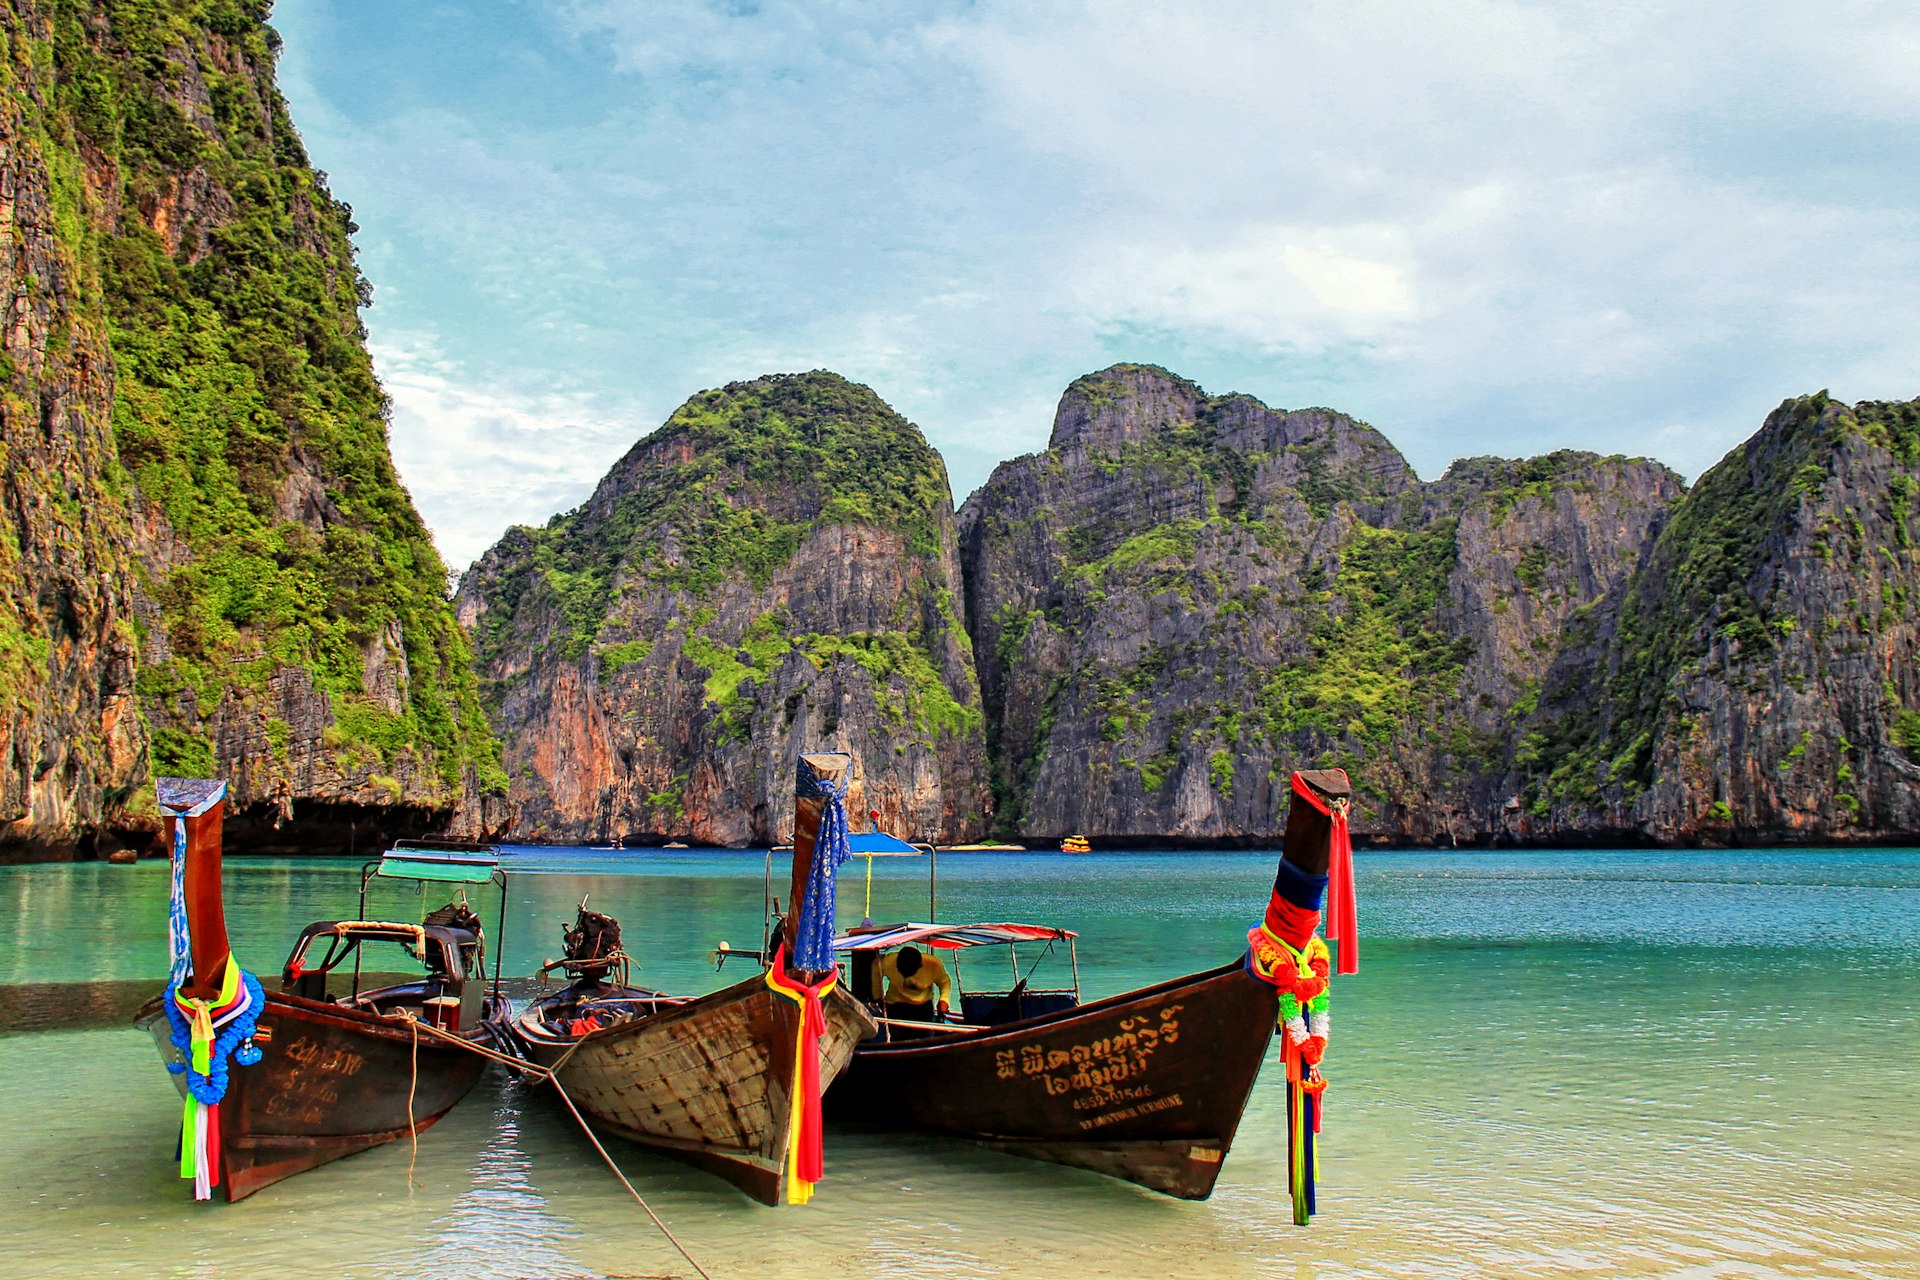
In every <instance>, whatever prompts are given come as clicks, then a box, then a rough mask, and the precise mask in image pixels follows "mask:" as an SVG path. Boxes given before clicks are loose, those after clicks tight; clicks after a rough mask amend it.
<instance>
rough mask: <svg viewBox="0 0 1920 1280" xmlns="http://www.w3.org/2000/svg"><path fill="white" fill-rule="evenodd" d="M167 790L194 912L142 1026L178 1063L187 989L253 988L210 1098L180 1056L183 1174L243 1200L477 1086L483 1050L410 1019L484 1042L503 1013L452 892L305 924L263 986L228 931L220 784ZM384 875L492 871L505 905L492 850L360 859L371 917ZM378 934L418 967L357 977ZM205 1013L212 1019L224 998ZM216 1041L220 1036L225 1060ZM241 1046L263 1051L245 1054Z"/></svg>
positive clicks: (467, 914)
mask: <svg viewBox="0 0 1920 1280" xmlns="http://www.w3.org/2000/svg"><path fill="white" fill-rule="evenodd" d="M159 794H160V805H161V809H162V811H163V813H165V814H166V817H167V822H168V826H169V834H172V835H174V837H175V839H174V851H175V852H174V856H175V859H176V860H177V862H178V869H177V872H176V880H175V884H176V886H177V888H178V889H179V890H180V895H181V896H180V905H181V906H183V907H184V924H185V928H184V929H183V930H180V932H182V933H184V934H185V935H187V936H185V937H182V938H180V939H179V940H178V941H179V943H181V944H182V948H181V949H182V950H183V951H184V952H185V954H184V956H182V957H181V959H182V960H183V961H184V963H181V964H176V970H177V971H183V974H184V976H180V977H176V979H175V981H174V982H172V983H170V984H169V989H168V991H167V992H166V993H163V994H162V995H161V996H160V997H158V998H156V999H154V1000H151V1001H149V1002H148V1003H147V1005H146V1006H145V1007H144V1008H143V1009H142V1010H141V1011H140V1012H139V1014H138V1015H136V1017H135V1025H136V1026H138V1027H139V1028H140V1029H141V1030H144V1031H146V1032H148V1033H149V1034H150V1035H151V1036H152V1037H153V1040H154V1043H155V1045H156V1047H157V1048H158V1049H159V1050H160V1055H161V1057H162V1059H163V1060H164V1061H165V1062H167V1063H168V1064H169V1067H170V1068H180V1067H183V1066H185V1065H186V1060H187V1058H188V1056H189V1053H190V1052H191V1050H190V1049H188V1048H183V1044H186V1045H190V1044H191V1039H192V1035H191V1031H190V1029H189V1023H190V1019H191V1017H192V1006H191V1002H192V1001H194V1000H201V1001H206V1002H208V1003H209V1004H213V1003H214V1002H218V1001H220V1000H221V995H222V992H223V989H225V990H226V991H228V992H229V993H231V996H232V998H233V1000H234V1001H236V1002H241V1001H246V1000H247V998H248V995H249V993H252V994H253V995H256V996H257V997H258V998H257V999H256V1000H253V1001H252V1002H251V1003H250V1004H249V1006H248V1007H246V1008H244V1009H243V1010H242V1011H241V1015H240V1016H241V1019H242V1020H243V1021H244V1022H245V1023H246V1024H247V1025H249V1026H251V1027H252V1033H251V1035H250V1036H248V1037H246V1039H245V1040H244V1041H243V1042H242V1043H240V1044H238V1045H237V1046H236V1045H234V1044H227V1045H225V1046H224V1047H225V1049H226V1050H227V1051H228V1052H232V1053H233V1056H232V1059H231V1065H228V1064H227V1063H225V1062H222V1063H220V1064H219V1067H220V1076H223V1077H224V1079H225V1090H224V1096H220V1097H218V1100H217V1103H216V1104H215V1105H213V1106H210V1107H196V1103H195V1101H194V1095H193V1093H191V1092H190V1091H189V1089H190V1086H189V1076H188V1075H187V1074H186V1073H185V1072H184V1071H181V1070H176V1073H175V1075H174V1080H175V1082H176V1084H178V1085H179V1087H180V1090H181V1093H182V1095H183V1097H185V1098H186V1099H187V1107H186V1116H185V1125H184V1126H183V1144H182V1145H183V1148H184V1150H183V1156H184V1157H185V1158H184V1159H183V1161H182V1165H181V1174H182V1176H183V1177H194V1178H195V1183H196V1197H197V1198H201V1199H207V1198H211V1196H212V1194H213V1193H214V1192H215V1191H216V1190H217V1191H218V1192H219V1193H221V1194H224V1195H225V1197H226V1199H227V1200H229V1201H233V1200H240V1199H244V1198H245V1197H247V1196H249V1195H252V1194H253V1193H254V1192H256V1191H258V1190H260V1189H261V1188H262V1187H267V1186H271V1185H273V1184H274V1183H276V1182H279V1181H280V1180H281V1179H283V1178H288V1177H291V1176H293V1175H294V1174H296V1173H304V1172H305V1171H306V1170H308V1169H312V1168H315V1167H317V1166H319V1165H322V1164H326V1163H328V1162H329V1161H333V1160H338V1159H339V1158H341V1157H342V1156H348V1155H352V1154H354V1153H355V1152H358V1151H365V1150H368V1149H369V1148H372V1147H377V1146H381V1145H383V1144H385V1143H389V1142H393V1141H396V1140H398V1139H402V1138H407V1137H409V1136H410V1135H415V1134H418V1133H419V1132H420V1131H422V1130H424V1129H426V1128H428V1127H429V1126H431V1125H432V1124H433V1123H434V1122H435V1121H436V1120H438V1119H439V1118H440V1117H441V1116H443V1115H445V1114H446V1112H447V1111H448V1110H450V1109H451V1108H452V1107H453V1105H454V1104H455V1103H457V1102H459V1101H460V1099H462V1098H463V1097H465V1096H466V1095H467V1093H468V1092H469V1091H471V1090H472V1088H473V1086H474V1084H475V1083H476V1082H477V1081H478V1080H479V1078H480V1073H481V1072H482V1071H483V1070H484V1069H485V1067H486V1061H485V1059H483V1058H482V1057H480V1055H478V1054H476V1053H472V1052H469V1051H468V1050H466V1049H463V1048H460V1047H458V1046H455V1045H451V1044H448V1043H446V1042H444V1041H442V1040H440V1039H437V1038H435V1037H433V1036H431V1035H424V1034H421V1033H420V1031H419V1030H418V1028H417V1026H416V1022H417V1021H421V1020H424V1021H427V1022H430V1023H432V1024H434V1025H435V1026H437V1027H440V1028H443V1029H445V1030H447V1031H451V1032H454V1033H456V1034H458V1035H461V1036H463V1037H466V1038H469V1039H473V1040H476V1041H481V1040H491V1039H492V1038H493V1037H494V1035H495V1030H496V1027H497V1025H498V1021H499V1020H500V1019H501V1018H502V1017H504V1014H505V1011H506V1003H505V1001H504V1000H502V999H500V998H499V996H498V995H497V994H496V995H488V994H487V993H486V985H485V978H486V973H485V964H486V955H485V947H486V943H485V938H484V935H483V932H482V930H481V928H480V922H479V920H478V918H477V917H475V916H474V915H473V913H472V912H471V911H469V910H467V909H466V908H465V906H464V905H463V904H460V905H456V904H449V906H448V907H447V908H443V909H442V910H441V911H439V912H435V913H434V914H433V915H431V916H429V917H428V919H427V922H426V923H424V924H409V923H395V922H382V921H368V920H345V921H322V922H320V923H317V924H314V925H311V926H309V927H308V928H307V929H306V930H304V931H303V932H302V933H301V935H300V937H299V939H298V941H296V943H295V944H294V948H293V952H292V954H291V955H290V956H289V957H288V960H287V964H286V966H285V967H284V968H283V970H282V973H281V989H280V990H277V991H268V990H265V989H264V988H263V987H261V986H260V984H258V983H257V981H256V980H254V979H253V978H252V976H251V975H247V974H242V973H241V971H240V970H239V968H238V965H237V962H236V961H235V960H234V959H233V957H232V954H231V951H230V948H229V946H228V942H227V934H226V922H225V917H224V913H223V910H222V898H221V886H220V819H221V808H222V806H223V798H224V795H225V788H224V784H222V783H218V782H201V781H187V780H178V779H161V780H160V782H159ZM377 875H378V876H388V877H398V878H405V879H417V880H432V881H442V882H450V883H455V884H463V885H466V884H472V885H478V884H486V883H494V884H498V885H499V886H500V887H501V889H502V893H503V902H502V910H503V915H504V890H505V882H504V877H503V876H502V875H501V873H500V872H499V869H498V864H497V862H496V861H495V860H494V859H492V858H491V857H455V856H448V855H446V854H444V853H442V852H437V851H428V850H418V849H416V850H406V849H396V850H395V851H394V852H392V853H390V854H389V855H388V856H386V857H385V858H382V859H380V860H379V861H377V862H374V863H369V864H367V866H366V867H364V868H363V869H362V875H361V891H360V913H361V915H363V916H364V915H365V914H366V890H367V885H368V883H369V881H371V880H372V879H373V878H374V877H375V876H377ZM179 923H180V920H179V916H178V913H176V927H178V925H179ZM375 944H378V945H380V946H382V947H383V948H388V949H392V950H394V951H395V952H396V953H398V952H399V951H401V950H404V951H405V952H406V953H407V954H408V955H409V956H410V957H411V961H412V962H413V963H414V964H417V965H419V966H420V967H421V968H422V969H423V970H424V972H423V973H422V974H421V976H420V977H419V978H416V979H412V980H409V981H405V982H401V983H397V984H391V985H386V986H382V987H378V988H374V989H368V990H364V991H363V990H361V989H360V976H361V972H362V967H363V962H364V957H363V951H364V949H365V948H366V947H368V946H372V945H375ZM349 960H351V961H352V966H351V970H349V968H348V964H347V962H348V961H349ZM376 963H378V962H376ZM380 967H381V968H383V969H390V968H392V967H393V965H392V962H388V963H387V964H383V965H380ZM349 972H350V973H351V978H350V980H349V978H348V974H349ZM496 985H497V974H496ZM176 987H177V989H178V992H179V995H180V997H181V999H182V1000H183V1001H185V1002H188V1004H189V1008H188V1009H187V1010H185V1011H182V1012H183V1013H184V1015H185V1016H184V1017H181V1016H176V1015H175V1014H173V1013H170V1011H169V1007H168V1006H169V1004H170V1003H172V997H173V994H174V991H175V988H176ZM210 1012H212V1013H213V1014H214V1015H215V1016H216V1017H218V1015H219V1013H220V1008H219V1006H218V1005H217V1004H215V1006H214V1008H213V1009H211V1010H210ZM216 1025H217V1024H216ZM240 1029H241V1028H236V1030H240ZM222 1038H223V1039H224V1038H225V1036H224V1035H223V1036H222ZM222 1047H223V1046H222V1044H221V1041H220V1040H216V1041H215V1043H214V1045H213V1049H214V1056H215V1057H216V1058H218V1057H221V1056H222V1055H221V1054H220V1052H219V1051H220V1050H221V1049H222ZM248 1047H251V1048H252V1049H254V1050H256V1051H257V1054H258V1057H257V1060H254V1061H251V1062H249V1061H248V1059H249V1058H252V1057H253V1055H252V1054H249V1053H247V1052H246V1050H247V1048H248ZM236 1048H237V1050H238V1051H237V1052H234V1050H235V1049H236ZM208 1065H209V1066H213V1065H215V1064H214V1063H209V1064H208ZM194 1083H195V1085H197V1086H198V1087H200V1088H202V1089H204V1088H205V1087H206V1085H207V1084H208V1083H209V1081H208V1080H207V1078H206V1074H205V1073H202V1074H201V1076H200V1077H198V1078H196V1079H195V1081H194ZM214 1083H217V1078H216V1080H215V1081H214ZM197 1111H198V1112H200V1113H204V1114H200V1115H198V1116H196V1112H197ZM196 1125H197V1126H198V1128H197V1129H196V1128H195V1127H194V1126H196ZM189 1139H196V1140H189Z"/></svg>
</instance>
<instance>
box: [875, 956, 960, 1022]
mask: <svg viewBox="0 0 1920 1280" xmlns="http://www.w3.org/2000/svg"><path fill="white" fill-rule="evenodd" d="M874 981H875V983H876V984H878V983H879V982H881V981H884V982H885V983H886V994H885V995H884V996H883V997H882V998H883V999H884V1000H885V1001H886V1005H887V1016H888V1017H889V1018H897V1019H900V1020H902V1021H907V1022H938V1021H940V1020H941V1019H942V1018H945V1017H946V1016H947V1009H948V1002H949V1001H950V1000H951V998H952V996H953V979H952V978H949V977H948V976H947V966H945V965H943V964H941V963H940V961H939V960H938V959H937V958H935V957H933V956H923V955H921V954H920V948H918V947H902V948H900V949H899V950H898V951H892V952H889V953H888V954H887V955H885V956H883V957H882V958H881V960H880V966H879V968H877V969H876V970H874ZM935 990H938V991H939V993H940V999H939V1002H938V1003H937V1004H936V1003H935V1002H934V998H933V993H934V992H935Z"/></svg>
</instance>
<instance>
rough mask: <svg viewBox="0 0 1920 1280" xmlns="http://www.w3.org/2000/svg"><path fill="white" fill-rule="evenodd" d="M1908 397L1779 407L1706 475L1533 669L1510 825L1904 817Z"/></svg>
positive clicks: (1907, 773)
mask: <svg viewBox="0 0 1920 1280" xmlns="http://www.w3.org/2000/svg"><path fill="white" fill-rule="evenodd" d="M1917 473H1920V401H1909V402H1905V403H1886V402H1866V403H1861V404H1856V405H1852V406H1848V405H1845V404H1841V403H1839V402H1837V401H1834V400H1831V399H1829V398H1828V397H1827V395H1826V393H1825V392H1822V393H1820V394H1818V395H1814V396H1808V397H1805V398H1803V399H1799V400H1790V401H1788V402H1786V403H1785V404H1783V405H1781V406H1780V408H1779V409H1777V410H1776V411H1775V412H1774V413H1773V414H1772V415H1771V416H1770V417H1769V418H1768V419H1767V422H1766V425H1765V426H1764V427H1763V428H1762V429H1761V430H1760V432H1759V433H1758V434H1757V435H1755V436H1754V437H1753V438H1752V439H1751V440H1749V441H1747V443H1746V444H1745V445H1743V446H1741V447H1740V448H1738V449H1736V450H1734V451H1733V452H1732V453H1730V454H1728V455H1727V457H1726V458H1725V459H1724V460H1722V461H1721V462H1720V464H1719V465H1718V466H1716V467H1714V468H1713V469H1712V470H1710V471H1708V472H1707V473H1706V474H1705V475H1703V476H1702V477H1701V478H1700V480H1699V481H1698V482H1697V483H1696V484H1695V485H1694V487H1693V490H1692V491H1691V492H1690V493H1689V494H1688V495H1687V497H1686V499H1685V500H1684V501H1683V502H1682V503H1680V504H1679V506H1678V507H1677V508H1676V509H1675V511H1674V514H1673V517H1672V519H1671V520H1669V521H1668V522H1667V523H1666V526H1665V528H1664V529H1662V530H1661V531H1660V534H1659V536H1658V537H1657V538H1656V539H1655V540H1654V541H1653V543H1652V545H1651V546H1650V548H1649V549H1648V551H1647V554H1646V557H1645V562H1644V564H1643V565H1642V566H1641V568H1640V569H1639V571H1638V572H1637V573H1636V574H1635V575H1634V576H1633V577H1632V579H1631V580H1630V581H1629V582H1628V583H1627V584H1626V586H1625V588H1624V590H1623V591H1622V592H1621V593H1620V594H1621V598H1620V600H1619V602H1618V605H1617V607H1616V608H1613V609H1611V610H1609V611H1607V612H1603V613H1600V614H1598V615H1597V616H1596V617H1595V618H1594V619H1592V620H1591V622H1590V623H1589V625H1588V626H1587V627H1586V628H1585V631H1586V634H1585V636H1584V637H1583V639H1584V643H1581V644H1577V645H1572V646H1569V649H1568V652H1567V653H1566V654H1565V655H1563V657H1562V659H1561V660H1560V661H1559V662H1558V663H1557V664H1556V669H1555V671H1554V672H1553V673H1552V676H1551V678H1550V679H1549V682H1548V696H1547V699H1546V702H1545V703H1544V704H1543V706H1542V708H1541V712H1540V714H1539V716H1538V717H1537V718H1536V721H1535V723H1534V725H1533V726H1531V734H1530V737H1531V739H1532V741H1531V743H1530V746H1529V750H1528V752H1527V753H1526V758H1525V759H1524V760H1523V762H1522V763H1523V765H1524V766H1525V767H1524V768H1523V769H1522V770H1521V771H1520V774H1519V776H1518V777H1516V778H1515V779H1514V783H1515V789H1516V792H1518V793H1520V794H1521V795H1523V797H1524V798H1525V799H1526V801H1527V802H1528V803H1527V821H1526V827H1525V832H1526V834H1528V835H1533V836H1544V837H1548V838H1553V837H1562V838H1564V837H1566V836H1570V835H1585V836H1590V837H1593V838H1616V837H1617V835H1618V834H1620V833H1626V834H1631V835H1634V836H1639V837H1642V838H1646V839H1652V840H1658V841H1676V840H1686V841H1699V840H1708V841H1719V842H1725V843H1729V844H1732V843H1742V844H1744V843H1753V842H1763V841H1776V840H1818V841H1833V840H1855V839H1874V838H1907V839H1911V838H1912V837H1913V835H1914V834H1915V833H1916V832H1920V763H1916V762H1917V761H1920V668H1917V667H1916V658H1917V657H1920V653H1916V643H1917V642H1920V641H1917V637H1916V607H1917V603H1920V602H1917V601H1916V597H1917V596H1920V556H1916V552H1915V544H1916V540H1920V518H1917V515H1916V511H1915V503H1914V500H1913V499H1914V493H1915V490H1916V488H1920V474H1917Z"/></svg>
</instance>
